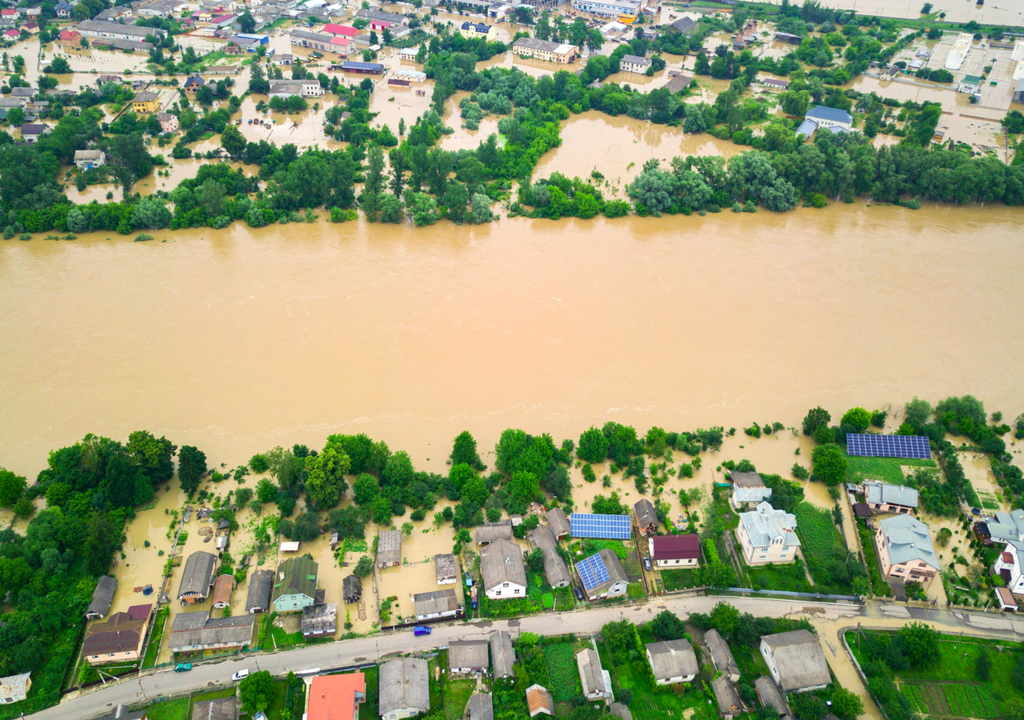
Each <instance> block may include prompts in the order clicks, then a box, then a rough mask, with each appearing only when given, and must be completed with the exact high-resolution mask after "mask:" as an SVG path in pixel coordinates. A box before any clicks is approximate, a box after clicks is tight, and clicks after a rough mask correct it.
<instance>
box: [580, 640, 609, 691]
mask: <svg viewBox="0 0 1024 720" xmlns="http://www.w3.org/2000/svg"><path fill="white" fill-rule="evenodd" d="M576 667H577V668H578V669H579V671H580V683H581V684H582V686H583V694H584V695H591V694H592V693H601V694H602V695H607V694H608V687H607V686H606V685H605V684H604V674H603V673H602V672H601V669H602V668H601V658H599V657H598V656H597V653H596V652H594V649H593V648H584V649H583V650H580V651H579V652H578V653H577V654H576Z"/></svg>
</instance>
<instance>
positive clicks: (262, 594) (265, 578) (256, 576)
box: [245, 570, 274, 612]
mask: <svg viewBox="0 0 1024 720" xmlns="http://www.w3.org/2000/svg"><path fill="white" fill-rule="evenodd" d="M273 591H274V571H273V570H257V571H256V572H254V573H253V574H252V577H250V578H249V592H248V593H247V594H246V596H245V609H246V610H248V611H249V612H252V611H253V609H254V608H259V609H260V610H266V609H267V608H268V607H270V593H272V592H273Z"/></svg>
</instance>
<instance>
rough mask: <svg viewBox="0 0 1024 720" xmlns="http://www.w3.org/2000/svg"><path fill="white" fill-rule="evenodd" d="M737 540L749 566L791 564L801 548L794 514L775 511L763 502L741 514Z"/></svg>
mask: <svg viewBox="0 0 1024 720" xmlns="http://www.w3.org/2000/svg"><path fill="white" fill-rule="evenodd" d="M736 539H737V540H738V541H739V543H740V547H742V548H743V557H744V559H745V560H746V561H747V564H748V565H767V564H768V563H791V562H793V558H795V557H796V551H797V548H799V547H800V538H798V537H797V536H796V516H795V515H793V514H791V513H787V512H784V511H782V510H776V509H775V508H773V507H772V506H771V505H769V504H768V503H766V502H763V503H761V504H760V505H758V506H757V509H755V510H752V511H750V512H745V513H740V524H739V527H737V528H736Z"/></svg>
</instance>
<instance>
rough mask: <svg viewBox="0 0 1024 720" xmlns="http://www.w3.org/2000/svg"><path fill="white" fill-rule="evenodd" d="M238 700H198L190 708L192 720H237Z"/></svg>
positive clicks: (234, 698) (228, 698) (226, 698)
mask: <svg viewBox="0 0 1024 720" xmlns="http://www.w3.org/2000/svg"><path fill="white" fill-rule="evenodd" d="M237 719H238V698H236V697H235V696H234V695H231V696H230V697H223V698H214V699H213V700H200V701H199V702H197V703H196V704H195V705H194V706H193V707H192V720H237Z"/></svg>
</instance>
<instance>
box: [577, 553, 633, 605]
mask: <svg viewBox="0 0 1024 720" xmlns="http://www.w3.org/2000/svg"><path fill="white" fill-rule="evenodd" d="M581 566H582V567H587V566H589V567H590V568H592V569H593V572H580V573H579V575H580V580H581V581H582V582H583V587H584V588H586V590H587V593H588V594H589V595H600V594H601V593H603V592H604V591H605V590H607V589H608V588H610V587H611V586H612V585H614V584H615V583H618V582H624V583H628V582H629V578H628V577H626V571H625V570H623V569H622V563H621V562H620V561H619V556H618V555H616V554H615V553H613V552H612V551H611V550H609V549H608V548H601V550H600V551H598V552H597V554H595V555H591V556H590V557H588V558H586V559H584V560H583V561H581V562H580V563H578V564H577V565H576V569H577V572H579V569H580V567H581ZM601 569H603V570H604V573H603V574H602V573H600V570H601ZM605 575H607V579H605Z"/></svg>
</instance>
